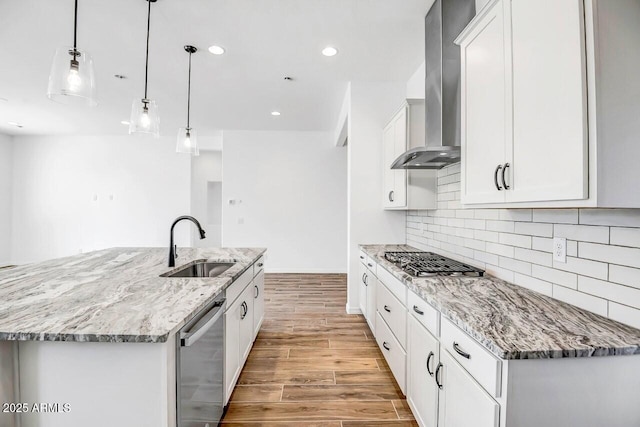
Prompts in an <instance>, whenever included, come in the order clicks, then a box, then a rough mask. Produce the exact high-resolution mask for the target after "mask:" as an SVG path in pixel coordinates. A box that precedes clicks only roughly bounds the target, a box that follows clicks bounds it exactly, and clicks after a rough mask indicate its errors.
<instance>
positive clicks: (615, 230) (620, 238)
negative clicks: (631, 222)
mask: <svg viewBox="0 0 640 427" xmlns="http://www.w3.org/2000/svg"><path fill="white" fill-rule="evenodd" d="M610 243H611V244H612V245H618V246H631V247H634V248H638V247H640V228H619V227H611V242H610Z"/></svg>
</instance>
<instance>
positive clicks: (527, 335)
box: [360, 245, 640, 359]
mask: <svg viewBox="0 0 640 427" xmlns="http://www.w3.org/2000/svg"><path fill="white" fill-rule="evenodd" d="M360 247H361V249H362V250H363V251H364V252H365V253H366V254H367V255H369V256H370V257H372V258H374V259H375V261H377V263H378V268H380V266H382V268H385V269H386V270H387V271H389V272H390V273H391V274H392V275H393V276H395V277H396V278H398V279H399V280H401V281H402V282H403V283H404V284H406V285H407V287H408V288H409V289H410V290H412V291H413V292H415V293H416V294H418V295H419V296H420V297H421V298H422V299H423V300H425V301H426V302H428V303H429V304H431V305H432V306H433V307H435V308H436V309H438V310H439V311H440V312H441V313H442V315H443V316H444V317H446V318H447V319H449V320H451V321H452V322H453V323H454V324H456V325H457V326H458V327H460V328H461V329H462V330H464V331H465V332H467V333H468V334H469V335H471V336H472V337H473V338H475V339H476V340H477V341H478V342H479V343H481V344H482V345H484V346H485V347H486V348H487V349H488V350H489V351H490V352H491V353H493V354H494V355H496V356H497V357H499V358H501V359H548V358H561V357H591V356H617V355H629V354H640V330H639V329H635V328H633V327H631V326H627V325H624V324H622V323H619V322H616V321H613V320H611V319H607V318H605V317H602V316H599V315H597V314H594V313H591V312H589V311H586V310H583V309H581V308H578V307H575V306H573V305H570V304H567V303H564V302H562V301H558V300H555V299H553V298H550V297H547V296H545V295H542V294H538V293H536V292H533V291H530V290H528V289H525V288H523V287H520V286H516V285H513V284H510V283H507V282H505V281H503V280H499V279H496V278H494V277H489V276H485V277H481V278H472V277H446V276H442V277H429V278H416V277H412V276H410V275H408V274H407V273H405V272H404V271H402V270H401V269H400V267H397V266H396V265H394V264H392V263H390V262H388V261H387V260H385V258H384V253H385V252H386V251H417V250H418V249H415V248H412V247H410V246H406V245H361V246H360Z"/></svg>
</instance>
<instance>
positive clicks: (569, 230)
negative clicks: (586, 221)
mask: <svg viewBox="0 0 640 427" xmlns="http://www.w3.org/2000/svg"><path fill="white" fill-rule="evenodd" d="M553 236H554V237H564V238H565V239H571V240H579V241H581V242H593V243H609V227H598V226H593V225H568V224H556V225H555V226H554V227H553Z"/></svg>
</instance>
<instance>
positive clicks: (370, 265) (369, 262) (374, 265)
mask: <svg viewBox="0 0 640 427" xmlns="http://www.w3.org/2000/svg"><path fill="white" fill-rule="evenodd" d="M365 261H366V262H365V264H367V268H368V269H369V270H370V271H371V272H372V273H373V274H374V275H376V276H377V275H378V272H377V271H376V270H377V269H378V263H377V262H376V261H375V260H374V259H373V258H372V257H370V256H367V258H366V259H365Z"/></svg>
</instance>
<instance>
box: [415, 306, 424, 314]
mask: <svg viewBox="0 0 640 427" xmlns="http://www.w3.org/2000/svg"><path fill="white" fill-rule="evenodd" d="M413 311H415V312H416V313H418V314H419V315H420V316H424V311H422V310H420V309H419V308H418V306H417V305H414V306H413Z"/></svg>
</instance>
